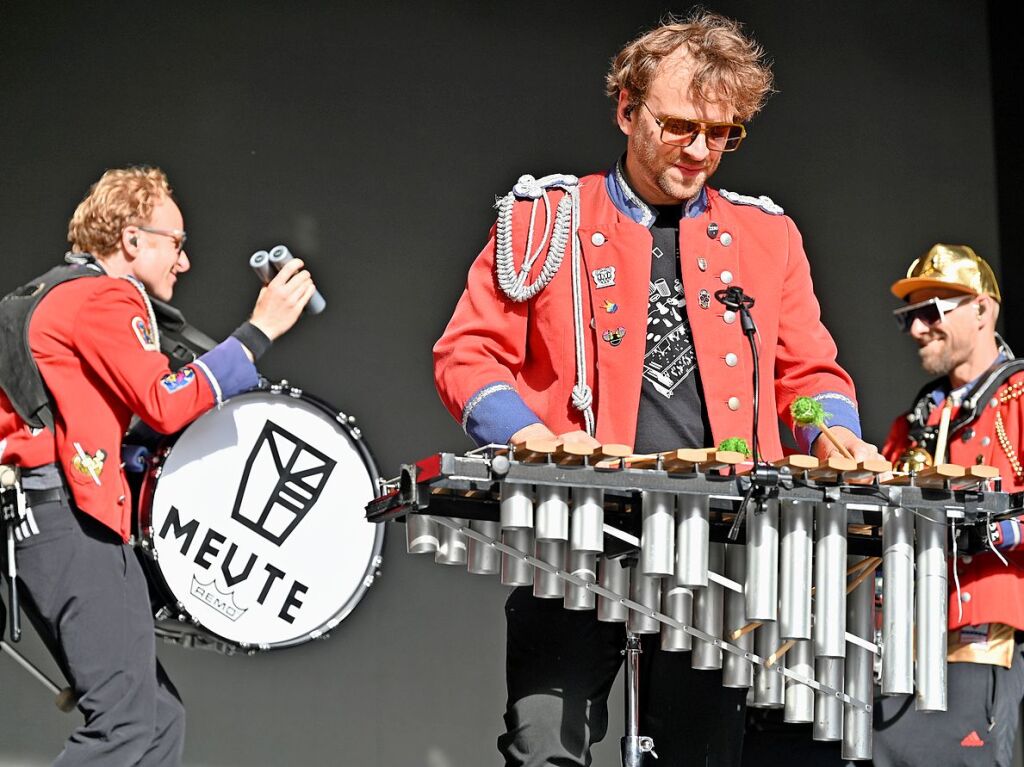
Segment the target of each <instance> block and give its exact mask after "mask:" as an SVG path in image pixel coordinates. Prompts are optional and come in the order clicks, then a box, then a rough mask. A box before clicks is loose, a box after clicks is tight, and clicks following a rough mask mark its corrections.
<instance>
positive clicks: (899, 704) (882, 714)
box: [743, 633, 1024, 767]
mask: <svg viewBox="0 0 1024 767" xmlns="http://www.w3.org/2000/svg"><path fill="white" fill-rule="evenodd" d="M1019 638H1020V634H1019V633H1018V639H1019ZM946 669H947V670H946V683H947V693H948V697H947V703H948V710H947V711H944V712H931V713H922V712H920V711H917V709H916V708H915V707H914V698H913V696H912V695H894V696H891V697H884V698H876V699H875V708H874V746H873V748H872V757H873V758H872V762H871V764H873V765H874V767H920V766H921V765H927V767H1010V765H1011V764H1012V763H1013V744H1014V740H1015V739H1016V737H1017V728H1018V724H1019V719H1020V706H1021V701H1022V699H1024V645H1022V644H1020V643H1019V642H1018V644H1017V645H1016V647H1015V648H1014V657H1013V663H1012V665H1011V666H1010V668H1008V669H1006V668H1003V667H1001V666H986V665H983V664H980V663H950V664H949V665H948V666H947V667H946ZM743 764H744V766H745V767H776V765H777V766H778V767H782V766H783V765H786V767H788V766H789V765H792V764H801V765H805V766H806V767H839V766H840V765H844V766H845V767H854V765H858V764H869V763H867V762H845V761H843V760H842V759H841V758H840V749H839V744H838V743H818V742H815V741H813V740H811V727H810V725H787V724H783V722H782V716H781V714H780V713H779V712H774V711H771V712H768V711H764V712H762V711H758V712H754V714H753V716H750V717H748V731H747V736H746V747H745V749H744V753H743Z"/></svg>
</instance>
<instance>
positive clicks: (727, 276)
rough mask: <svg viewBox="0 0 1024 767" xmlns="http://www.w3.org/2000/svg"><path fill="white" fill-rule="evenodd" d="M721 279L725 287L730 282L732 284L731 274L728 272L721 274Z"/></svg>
mask: <svg viewBox="0 0 1024 767" xmlns="http://www.w3.org/2000/svg"><path fill="white" fill-rule="evenodd" d="M721 277H722V282H724V283H725V284H726V285H728V284H729V283H730V282H732V272H729V271H725V272H722V274H721Z"/></svg>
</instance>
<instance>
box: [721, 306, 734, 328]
mask: <svg viewBox="0 0 1024 767" xmlns="http://www.w3.org/2000/svg"><path fill="white" fill-rule="evenodd" d="M722 319H723V320H725V324H726V325H732V323H734V322H735V321H736V312H734V311H733V310H732V309H726V310H725V311H724V312H723V313H722Z"/></svg>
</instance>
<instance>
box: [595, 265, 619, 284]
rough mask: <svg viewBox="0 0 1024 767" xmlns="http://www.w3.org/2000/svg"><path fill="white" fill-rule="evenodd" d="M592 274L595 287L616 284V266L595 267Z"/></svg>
mask: <svg viewBox="0 0 1024 767" xmlns="http://www.w3.org/2000/svg"><path fill="white" fill-rule="evenodd" d="M591 274H592V275H593V276H594V287H595V288H610V287H611V286H612V285H614V284H615V267H614V266H602V267H601V268H600V269H595V270H594V271H593V272H591Z"/></svg>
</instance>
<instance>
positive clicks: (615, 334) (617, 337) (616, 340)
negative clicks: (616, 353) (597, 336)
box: [601, 325, 626, 346]
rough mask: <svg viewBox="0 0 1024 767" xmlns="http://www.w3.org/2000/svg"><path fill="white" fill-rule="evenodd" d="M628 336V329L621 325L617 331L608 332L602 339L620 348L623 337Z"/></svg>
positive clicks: (605, 332)
mask: <svg viewBox="0 0 1024 767" xmlns="http://www.w3.org/2000/svg"><path fill="white" fill-rule="evenodd" d="M625 335H626V329H625V328H624V327H622V326H621V325H620V326H619V327H618V328H616V329H615V330H606V331H604V333H603V334H602V335H601V337H602V338H603V339H604V340H605V341H607V342H608V343H610V344H611V345H612V346H618V345H619V344H621V343H622V338H623V336H625Z"/></svg>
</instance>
